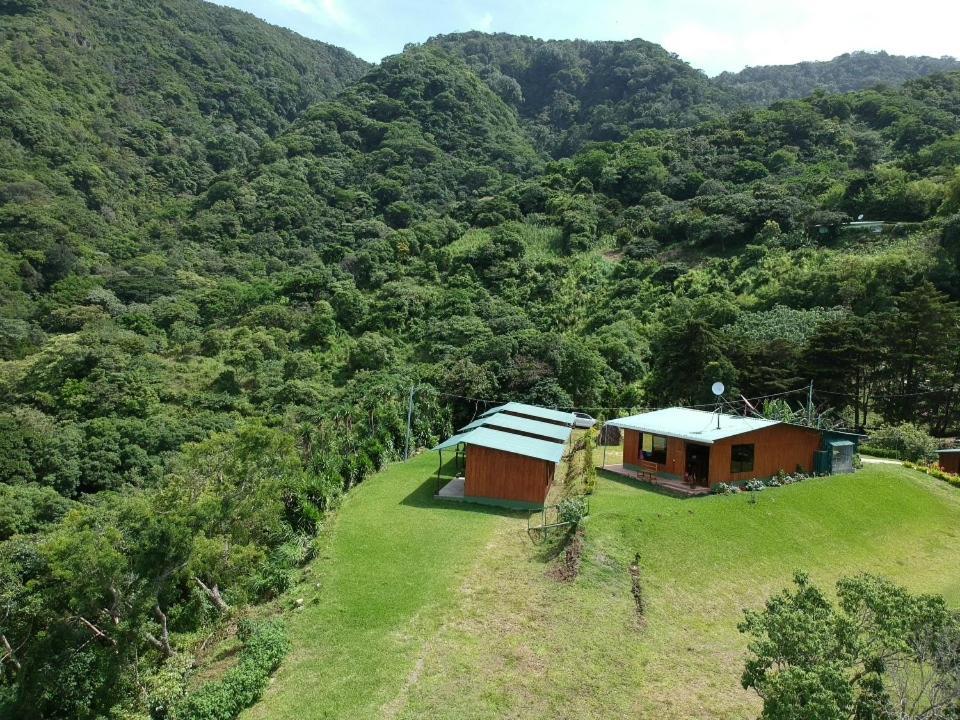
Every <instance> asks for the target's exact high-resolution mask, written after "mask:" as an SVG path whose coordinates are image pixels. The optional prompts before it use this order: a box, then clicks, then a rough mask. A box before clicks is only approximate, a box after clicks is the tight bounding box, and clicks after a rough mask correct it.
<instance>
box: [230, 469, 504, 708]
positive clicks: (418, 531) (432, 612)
mask: <svg viewBox="0 0 960 720" xmlns="http://www.w3.org/2000/svg"><path fill="white" fill-rule="evenodd" d="M436 463H437V455H436V454H435V453H427V454H424V455H421V456H420V457H417V458H415V459H413V460H412V461H410V462H409V463H406V464H396V465H392V466H390V467H388V468H387V469H386V470H384V471H383V472H381V473H379V474H378V475H377V476H375V477H374V478H372V479H371V480H370V481H369V482H367V483H364V484H363V485H361V486H360V487H358V488H356V489H355V490H354V491H353V492H351V493H350V495H349V496H348V498H347V499H346V501H345V502H344V504H343V506H342V507H341V509H340V510H339V511H338V513H337V519H336V522H335V523H334V526H333V528H332V529H331V531H330V536H329V542H328V544H327V548H326V551H325V552H324V553H323V554H322V556H321V557H319V558H318V559H317V560H316V561H314V563H313V565H312V566H311V567H310V568H308V573H307V575H308V577H307V580H306V582H304V583H303V584H302V585H301V587H299V588H297V589H296V590H295V591H294V593H295V594H294V597H302V598H303V599H304V601H305V603H304V607H303V609H302V610H297V611H293V612H291V613H290V615H289V617H288V623H289V627H290V635H291V639H292V640H293V645H294V647H293V651H292V652H291V654H290V655H289V656H288V657H287V659H286V660H285V661H284V663H283V665H282V667H281V669H280V671H279V672H278V673H277V676H276V678H275V679H274V682H273V685H272V686H271V687H270V688H269V689H268V690H267V692H266V694H265V695H264V698H263V700H261V702H260V703H259V704H257V705H256V706H255V707H254V708H252V709H251V710H250V711H248V712H247V713H246V714H245V715H244V717H245V718H270V719H271V720H273V719H275V718H373V717H377V716H378V715H379V713H380V708H381V706H383V705H384V704H387V703H389V702H390V700H391V699H393V698H394V696H395V695H396V693H397V689H398V688H400V687H402V686H403V684H404V682H405V680H406V678H407V676H408V675H409V674H410V673H411V671H412V670H413V669H414V667H415V665H416V662H417V659H418V657H419V653H420V649H421V646H422V644H423V640H424V638H425V637H430V636H431V635H432V634H433V633H434V632H435V631H436V629H437V628H438V627H439V625H440V624H441V623H442V622H443V619H444V617H445V616H446V615H447V614H448V613H449V612H451V610H452V609H453V608H455V607H456V605H457V598H458V588H459V587H460V585H461V583H462V582H463V577H464V576H465V574H466V573H467V571H469V570H470V568H471V566H472V564H473V563H474V561H475V559H476V556H477V555H478V554H479V553H481V552H482V550H483V548H484V546H485V545H486V544H487V542H488V540H489V537H490V535H491V533H492V532H493V531H494V528H495V527H496V526H497V525H498V524H499V523H501V522H502V521H503V517H502V515H503V513H500V512H498V511H496V510H484V509H480V508H478V507H476V506H470V505H449V504H444V505H442V506H441V505H438V504H435V503H434V500H433V493H434V490H435V486H434V483H433V478H432V477H431V473H432V472H434V471H435V470H436Z"/></svg>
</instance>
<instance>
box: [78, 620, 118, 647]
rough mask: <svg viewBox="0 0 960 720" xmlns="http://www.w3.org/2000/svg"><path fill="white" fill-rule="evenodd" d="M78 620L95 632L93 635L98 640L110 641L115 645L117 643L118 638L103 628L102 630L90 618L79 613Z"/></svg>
mask: <svg viewBox="0 0 960 720" xmlns="http://www.w3.org/2000/svg"><path fill="white" fill-rule="evenodd" d="M77 620H79V621H80V622H81V623H83V625H85V626H86V628H87V629H88V630H89V631H90V632H92V633H93V636H94V637H95V638H96V639H97V640H106V641H107V642H108V643H110V644H111V645H114V646H115V645H116V644H117V641H116V640H114V639H113V638H112V637H110V636H109V635H107V634H106V633H105V632H104V631H103V630H101V629H100V628H98V627H97V626H96V625H94V624H93V623H92V622H90V621H89V620H87V619H86V618H85V617H84V616H83V615H77Z"/></svg>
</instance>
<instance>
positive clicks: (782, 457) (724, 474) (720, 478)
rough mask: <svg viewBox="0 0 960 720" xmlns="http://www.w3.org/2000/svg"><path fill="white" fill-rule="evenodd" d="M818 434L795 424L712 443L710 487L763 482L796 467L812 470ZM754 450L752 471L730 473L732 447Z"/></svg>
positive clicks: (818, 438) (818, 442)
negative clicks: (780, 472)
mask: <svg viewBox="0 0 960 720" xmlns="http://www.w3.org/2000/svg"><path fill="white" fill-rule="evenodd" d="M820 443H821V438H820V433H819V432H818V431H816V430H808V429H806V428H800V427H796V426H795V425H773V426H772V427H768V428H764V429H762V430H754V431H753V432H750V433H744V434H743V435H736V436H735V437H732V438H726V439H725V440H720V441H718V442H715V443H714V444H713V445H711V446H710V484H711V485H716V484H717V483H720V482H726V483H728V482H741V481H743V480H751V479H752V478H760V479H765V478H769V477H771V476H773V475H776V474H777V472H778V471H779V470H781V469H782V470H784V471H786V472H788V473H792V472H795V471H796V469H797V466H798V465H799V466H800V468H802V469H803V471H804V472H812V471H813V456H814V454H815V453H816V452H817V450H819V449H820ZM750 444H752V445H753V446H754V447H753V470H751V471H749V472H743V473H732V472H731V471H730V454H731V449H732V448H733V446H734V445H750Z"/></svg>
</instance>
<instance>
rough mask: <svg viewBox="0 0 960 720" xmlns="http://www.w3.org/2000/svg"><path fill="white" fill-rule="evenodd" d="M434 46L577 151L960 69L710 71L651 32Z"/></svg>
mask: <svg viewBox="0 0 960 720" xmlns="http://www.w3.org/2000/svg"><path fill="white" fill-rule="evenodd" d="M426 44H427V45H432V46H436V47H441V48H443V49H444V50H446V51H447V52H449V53H451V54H454V55H459V56H460V57H462V58H463V59H464V60H465V61H466V62H467V64H468V65H469V66H470V68H471V69H472V70H473V71H474V72H475V73H476V74H477V75H479V76H480V77H481V78H482V79H483V80H484V81H485V82H486V83H487V85H489V86H490V88H491V89H492V90H493V91H494V92H495V93H496V94H497V95H499V96H500V98H501V99H502V100H503V101H504V102H506V103H507V104H509V105H510V106H512V107H514V108H515V109H516V110H517V112H518V114H519V115H520V117H521V118H522V120H523V121H524V124H525V126H526V128H527V130H528V132H529V133H530V135H531V137H532V138H533V141H534V143H535V145H536V146H537V147H538V148H541V149H543V150H545V151H546V152H548V153H550V154H552V155H554V156H563V155H569V154H571V153H572V152H575V151H576V150H578V149H579V148H581V147H582V146H583V145H584V143H586V142H589V141H591V140H593V141H603V140H623V139H625V138H626V137H627V136H629V135H630V133H632V132H634V131H636V130H641V129H645V128H671V127H688V126H690V125H693V124H696V123H697V122H700V121H704V120H708V119H710V118H713V117H716V116H717V115H718V114H719V113H721V112H724V111H729V110H731V109H734V108H736V107H739V106H742V105H744V104H748V105H768V104H770V103H772V102H776V101H777V100H787V99H797V98H802V97H806V96H807V95H810V94H811V93H813V92H814V91H815V90H823V91H825V92H849V91H853V90H861V89H864V88H869V87H873V86H875V85H891V86H893V85H900V84H902V83H904V82H906V81H907V80H914V79H917V78H920V77H925V76H927V75H931V74H933V73H937V72H946V71H950V70H960V61H958V60H955V59H953V58H931V57H903V56H900V55H889V54H887V53H884V52H878V53H868V52H854V53H848V54H845V55H841V56H839V57H836V58H834V59H833V60H829V61H826V62H805V63H798V64H796V65H772V66H762V67H753V68H746V69H745V70H742V71H740V72H738V73H730V72H725V73H721V74H720V75H719V76H717V77H716V78H708V77H707V76H706V75H705V74H704V73H702V72H701V71H699V70H696V69H694V68H693V67H691V66H690V65H689V64H688V63H686V62H684V61H683V60H682V59H681V58H678V57H677V56H676V55H675V54H673V53H670V52H668V51H667V50H665V49H664V48H662V47H661V46H659V45H656V44H654V43H650V42H646V41H645V40H639V39H637V40H625V41H602V42H589V41H585V40H540V39H538V38H532V37H528V36H518V35H509V34H506V33H482V32H466V33H453V34H450V35H438V36H436V37H433V38H430V39H429V40H428V41H427V43H426Z"/></svg>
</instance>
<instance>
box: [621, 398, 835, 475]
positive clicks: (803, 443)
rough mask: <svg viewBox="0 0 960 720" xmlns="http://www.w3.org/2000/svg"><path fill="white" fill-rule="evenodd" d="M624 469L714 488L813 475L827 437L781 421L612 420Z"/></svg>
mask: <svg viewBox="0 0 960 720" xmlns="http://www.w3.org/2000/svg"><path fill="white" fill-rule="evenodd" d="M610 424H612V425H615V426H617V427H619V428H620V429H621V430H623V465H624V468H626V469H628V470H632V471H635V472H637V473H638V475H640V476H641V477H643V476H646V479H650V480H656V479H658V478H662V479H664V480H668V481H673V482H685V483H686V484H688V485H692V486H701V487H710V486H712V485H716V484H718V483H735V482H743V481H745V480H751V479H753V478H769V477H771V476H773V475H775V474H776V473H777V472H778V471H780V470H784V471H786V472H790V473H792V472H795V471H797V470H798V469H799V470H802V471H803V472H808V473H809V472H813V471H814V469H815V467H816V462H817V455H818V453H820V452H822V451H821V446H822V442H823V439H822V433H821V432H820V431H819V430H817V429H815V428H808V427H803V426H799V425H790V424H787V423H783V422H779V421H777V420H767V419H764V418H752V417H750V418H748V417H740V416H737V415H727V414H724V413H716V412H705V411H703V410H692V409H689V408H679V407H677V408H667V409H665V410H656V411H654V412H649V413H642V414H640V415H632V416H630V417H625V418H619V419H617V420H613V421H611V422H610Z"/></svg>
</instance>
